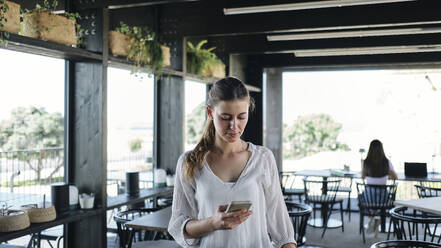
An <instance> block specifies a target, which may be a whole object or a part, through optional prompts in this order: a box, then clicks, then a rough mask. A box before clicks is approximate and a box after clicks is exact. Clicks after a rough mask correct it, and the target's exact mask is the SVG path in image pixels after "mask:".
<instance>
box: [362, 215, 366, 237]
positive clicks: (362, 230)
mask: <svg viewBox="0 0 441 248" xmlns="http://www.w3.org/2000/svg"><path fill="white" fill-rule="evenodd" d="M362 218H363V219H362V221H361V233H362V235H363V243H364V244H366V237H365V236H364V216H363V217H362Z"/></svg>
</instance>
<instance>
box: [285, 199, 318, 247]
mask: <svg viewBox="0 0 441 248" xmlns="http://www.w3.org/2000/svg"><path fill="white" fill-rule="evenodd" d="M285 203H286V207H287V208H288V214H289V217H290V218H291V222H292V225H293V227H294V237H295V239H296V242H297V246H301V245H304V244H305V241H306V238H305V234H306V226H307V225H308V219H309V216H310V215H311V212H312V208H311V207H310V206H308V205H305V204H300V203H295V202H291V201H287V202H285Z"/></svg>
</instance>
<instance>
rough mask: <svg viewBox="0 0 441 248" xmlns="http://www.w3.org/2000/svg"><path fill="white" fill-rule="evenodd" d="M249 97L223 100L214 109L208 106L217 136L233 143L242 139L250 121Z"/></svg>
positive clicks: (208, 112)
mask: <svg viewBox="0 0 441 248" xmlns="http://www.w3.org/2000/svg"><path fill="white" fill-rule="evenodd" d="M249 106H250V104H249V101H248V99H243V100H233V101H221V102H219V103H218V104H217V105H216V106H214V108H213V109H211V108H210V107H207V114H208V116H209V118H210V119H212V120H213V124H214V127H215V129H216V136H218V137H219V138H221V139H223V140H224V141H226V142H229V143H233V142H236V141H237V140H239V139H240V136H241V135H242V133H243V131H244V130H245V126H246V125H247V122H248V109H249Z"/></svg>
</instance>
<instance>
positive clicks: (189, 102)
mask: <svg viewBox="0 0 441 248" xmlns="http://www.w3.org/2000/svg"><path fill="white" fill-rule="evenodd" d="M206 92H207V85H206V84H204V83H198V82H193V81H185V150H186V151H188V150H191V149H193V148H194V147H195V146H196V144H197V142H198V141H199V139H200V138H201V136H202V132H203V130H204V125H205V117H206V114H205V99H206V94H207V93H206Z"/></svg>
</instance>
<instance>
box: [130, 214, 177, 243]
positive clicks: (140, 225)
mask: <svg viewBox="0 0 441 248" xmlns="http://www.w3.org/2000/svg"><path fill="white" fill-rule="evenodd" d="M171 214H172V208H171V207H166V208H164V209H161V210H159V211H156V212H153V213H151V214H147V215H144V216H142V217H140V218H138V219H135V220H132V221H129V222H127V223H126V224H125V225H126V227H128V228H130V229H131V230H130V233H129V246H128V248H131V247H132V240H133V238H132V237H133V230H147V231H154V232H163V233H168V230H167V229H168V223H169V222H170V219H171Z"/></svg>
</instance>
